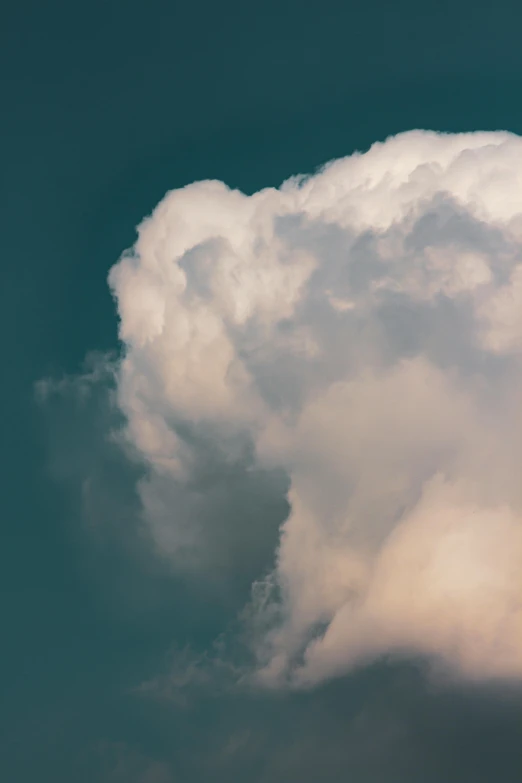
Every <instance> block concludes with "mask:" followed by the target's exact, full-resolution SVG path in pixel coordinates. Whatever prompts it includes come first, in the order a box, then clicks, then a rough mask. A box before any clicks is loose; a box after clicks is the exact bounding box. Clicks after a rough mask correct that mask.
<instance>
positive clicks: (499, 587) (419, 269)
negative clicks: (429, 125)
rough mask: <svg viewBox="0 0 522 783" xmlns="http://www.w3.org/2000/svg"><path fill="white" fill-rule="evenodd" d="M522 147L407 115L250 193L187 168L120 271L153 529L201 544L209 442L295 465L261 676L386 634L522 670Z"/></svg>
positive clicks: (460, 665)
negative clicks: (395, 125)
mask: <svg viewBox="0 0 522 783" xmlns="http://www.w3.org/2000/svg"><path fill="white" fill-rule="evenodd" d="M521 161H522V139H521V138H519V137H517V136H514V135H511V134H508V133H473V134H463V135H442V134H436V133H429V132H423V131H414V132H411V133H406V134H402V135H400V136H397V137H395V138H391V139H388V140H387V141H386V142H384V143H382V144H376V145H374V146H373V147H372V148H371V149H370V150H369V151H368V152H367V153H365V154H355V155H352V156H350V157H348V158H345V159H343V160H339V161H335V162H333V163H331V164H329V165H328V166H326V167H325V168H324V169H323V170H321V171H320V172H318V173H317V174H316V175H314V176H312V177H309V178H295V179H292V180H289V181H288V182H287V183H285V184H284V185H283V186H282V187H281V188H280V189H266V190H263V191H260V192H258V193H255V194H254V195H252V196H246V195H244V194H242V193H239V192H237V191H231V190H229V189H228V188H226V187H225V186H224V185H223V184H221V183H217V182H200V183H196V184H194V185H190V186H188V187H186V188H184V189H182V190H177V191H173V192H172V193H169V194H167V196H166V197H165V198H164V200H163V201H162V202H161V203H160V204H159V206H158V207H157V208H156V210H155V211H154V213H153V214H152V216H151V217H150V218H149V219H147V220H146V221H144V223H143V224H142V225H141V226H140V229H139V238H138V241H137V243H136V245H135V247H134V249H133V251H132V253H130V254H127V255H126V256H124V257H123V258H122V259H121V260H120V262H119V263H118V264H117V265H116V266H115V267H114V268H113V270H112V271H111V275H110V283H111V286H112V289H113V291H114V294H115V297H116V300H117V303H118V309H119V313H120V318H121V330H120V334H121V339H122V340H123V342H124V344H125V356H124V358H123V360H122V363H121V367H120V374H119V401H120V405H121V408H122V410H123V411H124V413H125V415H126V417H127V420H128V437H129V439H130V441H131V443H132V444H133V446H134V447H135V449H136V450H137V451H138V453H139V454H140V456H141V458H142V459H143V460H144V462H145V463H146V464H147V465H148V468H149V477H148V478H147V479H146V480H145V481H144V482H143V483H142V486H141V495H142V502H143V507H144V514H145V517H146V519H147V521H148V523H149V524H150V528H151V531H152V533H153V535H154V536H155V538H156V541H157V543H158V546H159V547H160V548H162V549H163V550H164V551H165V552H166V554H168V556H169V557H171V558H172V559H173V561H174V563H175V564H176V565H178V566H179V567H187V563H188V562H191V561H190V556H189V554H188V553H189V552H190V550H191V549H192V550H194V551H195V550H197V549H198V548H199V549H204V548H205V544H206V541H205V536H204V531H203V532H202V528H201V525H200V524H199V519H198V517H199V516H201V503H204V502H205V496H204V493H203V492H202V490H201V489H197V490H196V489H195V488H194V487H195V484H194V481H195V478H194V477H195V476H196V475H197V474H198V471H199V470H200V466H201V464H202V462H204V461H205V460H206V459H207V458H208V454H209V453H210V452H212V455H213V459H216V460H217V461H218V462H221V463H228V464H230V463H231V462H234V461H238V460H239V461H240V460H241V459H242V457H243V456H244V454H245V453H246V451H248V448H249V447H250V449H251V452H252V454H253V455H254V456H253V461H252V464H253V465H254V466H258V467H262V468H267V467H276V468H281V469H283V470H284V471H285V472H286V474H287V476H288V478H289V481H290V490H289V495H288V498H289V502H290V513H289V516H288V518H287V519H286V521H285V523H284V525H283V527H282V529H281V535H280V541H279V545H278V549H277V553H276V560H275V568H274V571H273V573H272V575H271V577H270V580H269V584H271V585H273V586H274V588H275V589H274V590H273V596H274V597H273V598H271V597H270V593H269V594H268V596H267V594H266V591H265V593H264V597H263V602H262V606H261V604H255V606H254V612H256V611H257V615H258V620H259V627H262V628H263V633H262V634H261V635H260V636H258V638H257V643H256V654H257V656H258V673H259V677H260V679H261V680H262V681H264V682H266V683H267V684H271V685H274V684H275V685H277V684H281V683H285V682H291V683H295V684H310V683H314V682H317V681H320V680H322V679H324V678H327V677H329V676H332V675H334V674H336V673H339V672H342V671H344V670H346V669H348V668H349V667H351V666H353V665H356V664H358V663H359V662H361V661H364V660H367V659H371V658H374V657H378V656H380V655H382V654H387V653H392V654H411V653H413V654H422V655H426V656H428V657H434V658H437V659H439V660H440V661H442V662H443V663H444V664H445V665H447V666H449V667H451V668H453V669H454V670H455V671H456V672H458V673H459V674H461V675H462V676H467V677H473V678H486V679H488V678H491V677H502V678H518V679H521V678H522V482H520V470H521V468H522V413H521V411H522V408H521V405H520V395H521V392H522V384H521V354H522V316H521V313H522V282H521V281H522V273H521V270H522V165H521ZM245 450H246V451H245ZM173 504H175V506H173ZM214 524H215V525H216V526H219V524H220V520H219V519H215V520H214ZM248 524H249V520H248V519H246V518H245V520H244V525H245V526H248ZM213 540H215V532H214V533H213ZM167 542H168V543H167ZM254 594H257V595H258V594H259V590H258V591H257V592H256V591H254ZM254 603H255V602H254ZM256 607H257V608H256ZM267 618H268V619H267Z"/></svg>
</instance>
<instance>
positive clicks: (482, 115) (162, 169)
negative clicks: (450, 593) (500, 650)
mask: <svg viewBox="0 0 522 783" xmlns="http://www.w3.org/2000/svg"><path fill="white" fill-rule="evenodd" d="M521 26H522V9H520V8H518V4H517V3H515V2H514V0H511V1H510V2H508V1H507V0H499V2H496V3H486V2H482V0H478V2H477V1H475V2H471V1H469V2H468V0H454V1H453V2H438V3H419V2H411V0H398V1H397V2H394V3H390V2H387V0H370V1H369V2H365V3H360V4H359V3H349V2H345V3H341V2H330V1H329V0H326V2H322V3H313V2H297V0H278V2H275V0H267V1H266V2H264V3H263V4H261V5H257V6H256V5H252V4H250V3H247V2H244V0H243V2H239V0H235V1H234V2H227V1H225V2H222V3H212V2H209V1H208V0H199V1H198V2H195V3H194V4H193V5H190V4H188V3H187V4H182V3H175V2H172V0H151V1H150V2H149V3H137V2H134V0H129V1H128V2H123V0H105V2H100V0H91V2H90V3H80V2H72V3H71V2H65V1H63V2H59V1H58V0H49V2H47V3H37V2H35V0H28V2H26V3H24V4H14V3H10V4H9V5H6V7H5V8H4V9H3V14H2V23H1V25H0V38H1V45H0V60H1V68H0V79H1V94H2V120H1V124H0V134H1V138H2V150H3V153H4V154H3V156H2V158H3V163H2V174H1V177H0V186H1V193H2V240H3V243H2V249H3V252H2V286H1V288H0V297H1V316H2V335H3V348H2V352H3V357H4V367H5V371H4V380H3V384H2V387H1V394H2V399H3V411H4V414H3V427H2V438H1V441H0V442H1V446H2V452H1V453H2V482H1V487H2V529H1V549H0V562H1V568H0V584H1V594H0V601H1V616H2V644H1V647H0V649H1V657H2V659H3V666H2V697H1V701H0V705H1V707H0V710H1V722H0V779H1V780H5V781H9V783H35V782H37V783H66V782H67V783H69V781H77V783H83V782H84V781H85V783H89V782H90V781H92V783H98V781H100V783H105V782H107V783H109V781H126V782H127V781H128V782H129V783H134V781H135V782H136V783H170V781H175V782H176V783H178V782H179V781H182V782H183V783H196V782H197V783H202V782H203V781H207V780H208V781H227V783H236V782H237V783H250V781H252V783H257V782H258V781H259V783H261V782H262V781H263V782H264V781H271V783H278V782H279V781H281V783H283V781H284V782H285V783H293V782H294V781H300V782H301V781H302V783H308V781H310V783H312V781H318V780H324V781H325V783H334V781H335V782H336V783H337V781H345V780H346V781H348V780H349V781H352V782H353V783H394V782H395V781H397V783H398V781H401V783H421V781H422V783H432V782H433V783H441V781H444V783H468V782H469V783H490V782H491V781H493V780H498V781H499V783H516V781H517V780H519V779H520V770H521V769H522V752H521V748H522V706H521V703H520V701H517V699H516V697H514V696H513V697H511V698H509V699H508V698H506V697H505V695H499V694H496V693H492V692H484V691H482V690H481V691H479V690H469V689H468V690H465V691H464V690H457V689H455V690H454V691H452V692H448V691H445V692H444V694H442V695H441V694H434V693H433V692H432V691H431V690H430V688H429V686H428V685H427V684H426V683H424V681H423V680H422V677H421V675H420V674H419V671H418V670H417V669H416V667H415V666H414V665H413V664H412V665H411V666H406V665H404V666H401V667H397V666H391V665H389V666H385V665H384V664H383V665H381V666H378V667H373V668H372V669H369V670H365V671H363V672H361V673H359V674H357V675H352V676H351V677H348V678H345V679H344V680H342V681H338V682H336V683H335V684H333V685H330V686H328V687H324V688H321V689H319V690H318V691H316V692H314V693H311V694H307V695H301V696H293V697H285V698H279V699H274V698H268V697H260V696H247V695H244V694H243V695H238V694H234V693H233V694H230V693H227V694H216V693H215V692H207V691H206V690H205V688H203V687H200V688H199V689H196V691H197V692H196V693H194V694H189V695H188V696H187V702H186V703H185V702H183V703H180V702H179V701H176V700H172V699H170V700H169V699H162V700H159V701H158V700H157V699H152V698H144V697H143V696H142V695H137V694H136V693H135V692H134V689H135V688H136V686H137V685H138V684H139V683H141V682H143V681H144V680H147V679H150V678H151V677H154V676H156V675H157V674H158V672H162V671H167V670H168V666H169V651H170V650H171V649H172V648H173V646H176V645H177V646H179V647H184V646H185V645H187V644H190V645H191V646H193V647H195V648H196V649H200V648H202V647H204V646H205V644H207V643H208V642H209V641H210V640H212V639H213V638H214V637H215V635H216V634H217V633H218V632H219V631H220V629H221V628H222V627H223V625H224V623H225V622H226V621H227V620H229V619H231V618H232V617H233V616H234V614H235V613H236V611H237V610H238V609H239V608H240V607H241V606H242V604H243V603H244V600H245V596H246V594H247V590H248V585H249V583H250V581H251V577H252V574H256V573H257V571H258V569H259V567H260V565H261V566H262V565H263V564H264V563H265V561H266V560H267V558H269V556H270V552H271V551H272V547H273V543H274V536H275V531H276V528H277V525H278V524H279V522H280V521H281V519H282V518H283V517H284V514H285V508H284V506H283V505H281V503H279V504H278V503H274V502H272V501H270V500H268V499H267V498H266V497H265V496H264V494H263V492H262V491H261V493H260V495H259V497H257V498H256V507H257V508H258V509H259V514H264V515H265V516H266V517H267V518H270V519H272V520H273V522H272V524H271V527H270V530H269V532H268V533H267V540H266V541H261V540H260V541H259V546H258V547H257V548H256V552H257V555H256V558H257V559H254V560H255V562H254V560H253V561H252V562H247V563H244V564H243V567H242V570H241V571H239V572H234V573H233V574H231V573H230V572H229V570H228V569H227V562H226V559H224V561H223V567H222V571H221V572H220V574H218V575H217V576H216V585H215V589H214V590H212V598H210V597H209V594H208V592H205V591H204V590H202V589H201V588H200V587H199V586H197V585H193V584H187V583H186V582H185V583H184V582H182V581H181V580H180V579H177V578H176V577H175V576H173V575H172V574H171V573H170V572H169V571H168V570H167V569H166V568H165V567H162V566H161V565H159V564H157V563H155V562H154V561H153V559H152V558H150V557H149V556H148V555H147V554H146V553H144V551H143V548H142V545H141V540H140V537H139V526H138V522H137V505H136V498H135V495H134V489H133V488H134V483H135V474H136V468H134V467H133V466H130V465H129V464H127V463H126V462H125V459H124V458H123V456H122V454H120V452H119V451H118V449H117V447H115V446H114V445H112V446H111V445H110V444H108V443H107V439H106V435H107V432H108V430H109V427H110V426H111V425H112V424H113V423H114V421H113V414H112V413H111V411H110V409H109V406H108V401H107V395H106V392H105V391H104V388H103V385H101V386H100V388H99V389H97V391H96V393H95V394H94V396H93V397H92V398H91V399H90V400H89V402H88V403H86V404H83V405H81V404H79V403H78V402H77V401H75V399H74V398H72V397H71V396H68V395H65V396H64V397H60V398H53V399H52V400H51V401H50V402H49V403H48V404H47V405H45V406H42V405H39V404H37V403H36V402H35V394H34V384H35V382H36V381H37V380H38V379H40V378H42V377H49V376H53V377H60V376H62V375H63V374H70V373H77V372H78V371H79V370H80V368H81V367H82V363H83V360H84V357H85V356H86V354H87V353H88V352H89V351H93V350H95V351H108V350H117V349H118V343H117V322H116V315H115V308H114V304H113V302H112V300H111V297H110V294H109V290H108V287H107V284H106V277H107V273H108V270H109V268H110V267H111V266H112V265H113V263H114V262H115V261H116V260H117V259H118V257H119V255H120V253H121V252H122V251H123V249H125V248H126V247H129V246H130V245H131V244H132V243H133V241H134V237H135V231H134V230H135V226H136V225H137V224H138V223H139V222H140V220H141V219H142V217H143V216H144V215H146V214H147V213H148V212H150V210H151V209H152V208H153V206H154V205H155V204H156V203H157V202H158V201H159V200H160V199H161V197H162V196H163V195H164V193H165V192H166V191H167V190H168V189H171V188H174V187H177V186H181V185H184V184H187V183H189V182H192V181H194V180H197V179H201V178H205V179H207V178H219V179H222V180H224V181H226V182H227V183H228V184H230V185H232V186H237V187H240V188H241V189H243V190H245V191H246V192H253V191H255V190H257V189H258V188H260V187H263V186H265V185H277V184H279V183H280V182H281V181H282V180H284V179H285V178H286V177H288V176H289V175H292V174H295V173H297V172H307V171H311V170H313V169H314V168H315V167H316V166H318V165H320V164H321V163H323V162H325V161H327V160H329V159H332V158H334V157H338V156H342V155H347V154H350V153H351V152H352V151H353V150H354V149H362V148H366V147H368V146H369V145H370V144H371V143H372V142H373V141H376V140H382V139H384V138H385V137H387V136H388V135H390V134H393V133H396V132H398V131H402V130H408V129H411V128H414V127H422V128H431V129H435V130H445V131H464V130H478V129H482V130H487V129H492V130H494V129H507V130H510V131H513V132H515V133H522V102H521V100H520V95H521V92H522V48H521V46H520V29H521ZM86 480H89V481H90V482H91V486H94V488H95V492H94V493H93V498H94V500H93V501H92V502H91V504H90V506H89V507H88V508H86V507H85V504H84V502H83V501H82V485H84V482H85V481H86ZM241 492H244V493H245V496H244V498H243V496H242V495H241ZM241 492H240V491H239V490H238V496H237V503H238V506H237V509H236V512H235V513H237V514H240V513H241V508H242V505H241V504H242V503H244V504H245V507H246V504H247V502H248V501H249V500H251V498H252V493H255V492H259V488H248V487H247V488H246V489H243V490H241ZM249 493H250V494H249ZM361 714H363V715H364V716H366V717H365V719H364V720H363V721H362V722H361V720H360V719H359V718H360V715H361ZM365 720H366V721H367V724H366V723H365V722H364V721H365ZM231 738H234V742H235V743H236V745H235V746H234V748H235V749H234V748H232V745H231V744H230V743H231V742H232V740H231ZM375 738H376V739H375ZM374 742H375V743H377V744H374ZM231 748H232V749H231ZM376 748H377V751H378V752H377V753H376Z"/></svg>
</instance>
